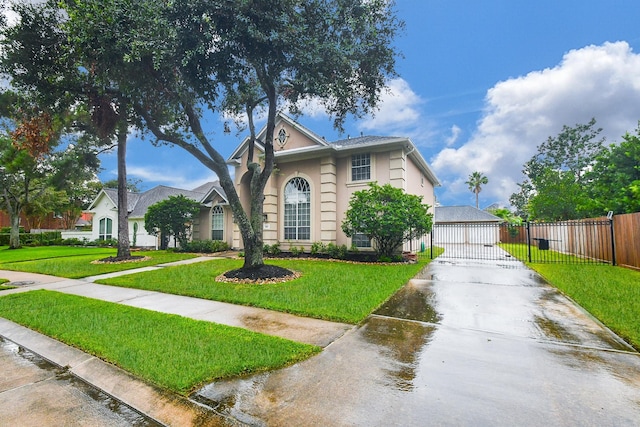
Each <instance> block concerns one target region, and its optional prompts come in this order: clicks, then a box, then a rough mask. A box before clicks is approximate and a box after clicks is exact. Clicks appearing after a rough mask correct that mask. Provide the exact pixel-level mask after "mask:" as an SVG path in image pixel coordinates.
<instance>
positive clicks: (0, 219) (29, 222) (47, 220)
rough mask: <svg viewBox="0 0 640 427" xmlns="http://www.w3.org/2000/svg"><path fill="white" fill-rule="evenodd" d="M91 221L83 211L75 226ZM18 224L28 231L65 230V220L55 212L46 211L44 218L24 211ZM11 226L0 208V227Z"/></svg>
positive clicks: (7, 216) (80, 226) (79, 226)
mask: <svg viewBox="0 0 640 427" xmlns="http://www.w3.org/2000/svg"><path fill="white" fill-rule="evenodd" d="M90 223H91V217H88V218H87V217H86V214H85V213H84V212H83V213H82V215H81V216H80V218H79V219H78V221H77V222H76V224H75V228H82V227H83V226H85V225H88V224H90ZM20 226H21V227H24V229H25V230H26V231H27V232H29V231H31V230H38V231H45V230H66V229H67V227H66V226H65V221H64V220H63V218H62V216H60V215H59V214H57V213H55V212H50V213H48V214H47V215H46V216H45V217H44V218H39V217H36V216H27V215H25V214H24V213H21V214H20ZM4 227H11V220H10V218H9V214H8V213H6V212H5V211H2V210H0V228H4Z"/></svg>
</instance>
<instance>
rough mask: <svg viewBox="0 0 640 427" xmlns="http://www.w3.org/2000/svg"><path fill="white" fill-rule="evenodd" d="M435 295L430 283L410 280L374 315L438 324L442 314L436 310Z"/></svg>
mask: <svg viewBox="0 0 640 427" xmlns="http://www.w3.org/2000/svg"><path fill="white" fill-rule="evenodd" d="M436 305H437V300H436V294H435V292H434V291H433V288H432V285H431V282H430V281H426V280H415V279H414V280H411V281H410V282H409V284H407V285H406V286H404V287H403V288H402V289H400V290H399V291H398V292H396V293H395V294H394V295H393V296H392V297H391V298H390V299H389V300H388V301H387V302H386V303H384V304H383V305H382V307H380V308H379V309H378V310H376V311H375V313H374V314H378V315H380V316H388V317H394V318H399V319H407V320H416V321H419V322H428V323H439V322H440V321H441V320H442V314H440V313H439V312H438V310H437V309H436Z"/></svg>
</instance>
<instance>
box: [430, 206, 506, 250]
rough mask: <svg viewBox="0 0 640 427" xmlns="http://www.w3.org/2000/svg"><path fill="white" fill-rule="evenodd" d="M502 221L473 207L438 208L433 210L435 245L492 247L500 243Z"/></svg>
mask: <svg viewBox="0 0 640 427" xmlns="http://www.w3.org/2000/svg"><path fill="white" fill-rule="evenodd" d="M502 221H503V220H502V219H501V218H498V217H497V216H495V215H492V214H490V213H488V212H485V211H482V210H480V209H476V208H474V207H473V206H438V207H436V209H435V216H434V231H433V241H434V243H435V244H469V245H494V244H496V243H499V241H500V223H501V222H502Z"/></svg>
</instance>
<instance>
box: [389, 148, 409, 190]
mask: <svg viewBox="0 0 640 427" xmlns="http://www.w3.org/2000/svg"><path fill="white" fill-rule="evenodd" d="M389 183H390V184H391V186H393V187H396V188H402V189H403V190H406V189H407V157H406V156H405V153H404V150H396V151H392V152H391V153H389Z"/></svg>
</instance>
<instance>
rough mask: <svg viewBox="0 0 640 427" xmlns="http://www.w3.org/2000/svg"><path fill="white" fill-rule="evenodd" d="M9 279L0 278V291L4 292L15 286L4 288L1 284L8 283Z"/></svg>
mask: <svg viewBox="0 0 640 427" xmlns="http://www.w3.org/2000/svg"><path fill="white" fill-rule="evenodd" d="M8 282H9V279H2V278H0V291H6V290H7V289H13V288H15V286H4V285H3V283H8Z"/></svg>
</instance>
